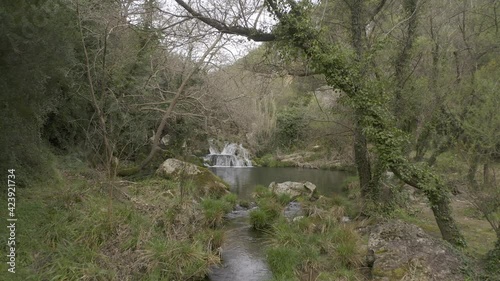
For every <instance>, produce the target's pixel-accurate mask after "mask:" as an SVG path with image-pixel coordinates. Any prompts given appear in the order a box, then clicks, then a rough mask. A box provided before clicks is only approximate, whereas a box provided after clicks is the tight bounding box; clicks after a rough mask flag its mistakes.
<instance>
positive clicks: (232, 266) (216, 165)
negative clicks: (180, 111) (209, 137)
mask: <svg viewBox="0 0 500 281" xmlns="http://www.w3.org/2000/svg"><path fill="white" fill-rule="evenodd" d="M205 163H206V165H207V166H209V169H210V170H211V171H212V172H214V173H215V174H216V175H217V176H219V177H221V178H222V179H223V180H225V181H226V182H227V183H229V185H230V186H231V192H233V193H235V194H237V195H238V198H239V199H244V200H247V201H252V200H253V199H252V193H253V192H254V190H255V186H257V185H264V186H269V184H270V183H271V182H273V181H274V182H284V181H298V182H301V181H309V182H312V183H313V184H315V185H316V187H317V191H318V192H319V194H322V195H326V196H331V195H333V194H334V193H341V186H342V182H343V181H344V180H345V179H346V177H347V176H348V174H347V173H345V172H339V171H324V170H312V169H301V168H266V167H252V161H251V160H250V158H249V154H248V151H247V150H246V149H245V148H244V147H243V146H242V145H241V144H235V143H226V144H225V145H224V147H223V148H222V149H218V148H217V147H216V146H215V145H214V144H213V141H212V142H210V154H208V155H207V156H206V157H205ZM289 207H290V208H288V209H289V210H288V212H291V213H293V212H297V211H300V206H295V205H294V206H289ZM249 212H250V210H244V209H239V210H235V211H233V212H231V213H230V214H227V218H228V219H229V220H228V223H227V225H226V232H225V233H226V235H225V239H224V243H223V245H222V261H223V264H222V265H221V266H220V267H216V268H213V269H212V272H211V273H210V274H209V276H208V278H209V280H210V281H266V280H270V279H271V278H272V273H271V271H270V270H269V267H268V265H267V263H266V257H265V253H264V251H263V246H264V242H265V241H264V240H265V237H263V235H262V233H260V232H258V231H255V230H253V229H252V227H251V226H250V224H249V222H248V213H249ZM285 214H286V212H285Z"/></svg>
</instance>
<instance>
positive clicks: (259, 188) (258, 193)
mask: <svg viewBox="0 0 500 281" xmlns="http://www.w3.org/2000/svg"><path fill="white" fill-rule="evenodd" d="M272 196H273V192H272V191H271V190H270V189H269V188H267V187H265V186H263V185H256V186H255V190H254V193H253V197H255V198H266V197H272Z"/></svg>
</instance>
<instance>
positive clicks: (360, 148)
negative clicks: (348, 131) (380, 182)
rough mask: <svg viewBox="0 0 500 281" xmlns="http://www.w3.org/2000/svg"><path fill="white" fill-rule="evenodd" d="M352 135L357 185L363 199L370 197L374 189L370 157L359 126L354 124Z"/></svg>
mask: <svg viewBox="0 0 500 281" xmlns="http://www.w3.org/2000/svg"><path fill="white" fill-rule="evenodd" d="M354 130H355V132H354V133H355V135H354V160H355V162H356V168H357V170H358V178H359V186H360V188H361V195H362V196H363V198H365V199H369V198H372V196H373V195H374V194H375V191H374V190H372V187H373V186H376V185H373V184H372V182H371V181H372V172H371V164H370V158H369V155H368V149H367V142H366V137H365V135H364V134H363V132H362V131H361V126H360V125H359V124H357V125H356V128H355V129H354Z"/></svg>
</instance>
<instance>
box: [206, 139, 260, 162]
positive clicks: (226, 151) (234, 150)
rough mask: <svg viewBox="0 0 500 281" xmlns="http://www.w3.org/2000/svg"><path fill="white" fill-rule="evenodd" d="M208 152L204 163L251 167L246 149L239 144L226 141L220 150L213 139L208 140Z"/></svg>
mask: <svg viewBox="0 0 500 281" xmlns="http://www.w3.org/2000/svg"><path fill="white" fill-rule="evenodd" d="M209 144H210V148H209V151H210V154H208V155H207V156H206V157H205V163H206V164H207V165H208V166H212V167H252V161H251V160H250V157H249V155H248V154H249V153H248V150H247V149H246V148H244V147H243V145H241V144H236V143H226V144H225V145H224V148H223V149H222V151H220V150H218V148H217V147H216V146H215V144H214V143H213V141H211V140H210V141H209Z"/></svg>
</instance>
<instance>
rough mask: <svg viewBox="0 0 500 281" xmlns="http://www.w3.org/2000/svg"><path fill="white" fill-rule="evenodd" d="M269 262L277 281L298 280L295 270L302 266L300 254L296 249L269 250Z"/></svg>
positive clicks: (276, 248) (285, 247) (281, 247)
mask: <svg viewBox="0 0 500 281" xmlns="http://www.w3.org/2000/svg"><path fill="white" fill-rule="evenodd" d="M267 262H268V263H269V267H270V268H271V271H272V272H273V276H274V278H275V280H290V281H291V280H298V278H297V277H296V276H295V270H296V268H297V267H298V266H299V264H300V252H299V251H298V250H297V249H296V248H292V247H287V246H285V245H284V246H280V247H273V248H270V249H268V250H267Z"/></svg>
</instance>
